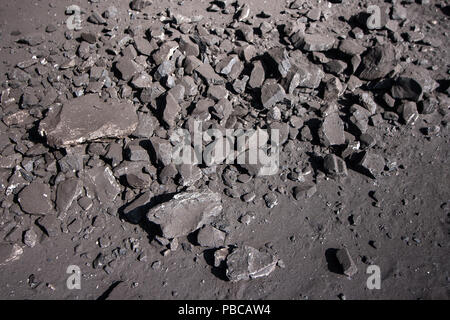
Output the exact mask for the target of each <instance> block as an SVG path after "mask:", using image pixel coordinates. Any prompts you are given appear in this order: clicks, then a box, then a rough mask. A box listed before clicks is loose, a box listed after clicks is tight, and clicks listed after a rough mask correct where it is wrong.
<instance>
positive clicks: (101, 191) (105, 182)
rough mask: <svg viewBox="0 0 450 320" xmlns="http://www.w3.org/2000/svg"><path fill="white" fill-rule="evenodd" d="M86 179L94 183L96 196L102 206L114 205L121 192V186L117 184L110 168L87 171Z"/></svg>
mask: <svg viewBox="0 0 450 320" xmlns="http://www.w3.org/2000/svg"><path fill="white" fill-rule="evenodd" d="M86 179H87V180H88V181H89V182H90V183H92V185H93V186H94V190H95V195H96V197H97V199H98V201H100V203H101V204H103V205H106V206H109V205H112V203H113V202H114V200H115V199H116V197H117V195H118V194H119V192H120V185H119V184H118V183H117V181H116V179H115V178H114V175H113V173H112V171H111V169H110V168H109V167H96V168H92V169H89V170H86Z"/></svg>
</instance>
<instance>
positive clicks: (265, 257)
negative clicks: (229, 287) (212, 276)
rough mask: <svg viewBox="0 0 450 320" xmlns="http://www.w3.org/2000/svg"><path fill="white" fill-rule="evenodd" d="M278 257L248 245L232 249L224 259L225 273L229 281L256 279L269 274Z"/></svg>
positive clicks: (274, 266)
mask: <svg viewBox="0 0 450 320" xmlns="http://www.w3.org/2000/svg"><path fill="white" fill-rule="evenodd" d="M277 262H278V258H277V257H276V256H274V255H272V254H270V253H268V252H261V251H259V250H257V249H255V248H252V247H250V246H243V247H239V248H235V249H233V251H232V252H231V253H230V254H229V255H228V256H227V259H226V265H227V269H226V275H227V277H228V279H229V280H230V281H233V282H236V281H240V280H249V279H256V278H261V277H266V276H268V275H269V274H271V273H272V272H273V271H274V270H275V268H276V265H277Z"/></svg>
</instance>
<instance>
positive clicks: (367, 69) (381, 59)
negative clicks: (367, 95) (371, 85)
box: [359, 44, 395, 80]
mask: <svg viewBox="0 0 450 320" xmlns="http://www.w3.org/2000/svg"><path fill="white" fill-rule="evenodd" d="M394 63H395V50H394V47H393V46H392V45H391V44H384V45H377V46H376V47H372V48H369V49H368V50H367V51H366V54H365V55H364V56H363V57H362V62H361V66H360V69H361V71H360V73H359V77H360V78H361V79H363V80H376V79H381V78H384V77H385V76H387V75H388V74H389V73H390V72H391V71H392V70H393V69H394Z"/></svg>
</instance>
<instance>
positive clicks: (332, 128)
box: [319, 112, 345, 147]
mask: <svg viewBox="0 0 450 320" xmlns="http://www.w3.org/2000/svg"><path fill="white" fill-rule="evenodd" d="M319 138H320V141H321V143H322V144H323V145H325V146H327V147H328V146H333V145H341V144H344V143H345V135H344V123H343V122H342V120H341V118H340V117H339V114H338V113H337V112H333V113H331V114H330V115H328V116H327V117H325V119H324V120H323V122H322V125H321V127H320V129H319Z"/></svg>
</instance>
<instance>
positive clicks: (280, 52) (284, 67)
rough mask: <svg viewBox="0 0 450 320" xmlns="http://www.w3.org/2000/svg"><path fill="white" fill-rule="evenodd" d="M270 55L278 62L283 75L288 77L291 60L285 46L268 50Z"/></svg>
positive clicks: (277, 64) (277, 65)
mask: <svg viewBox="0 0 450 320" xmlns="http://www.w3.org/2000/svg"><path fill="white" fill-rule="evenodd" d="M268 55H269V57H270V58H271V59H272V60H273V62H274V63H275V64H276V68H277V70H278V72H279V73H280V74H281V77H283V78H284V77H286V76H287V74H288V72H289V70H290V69H291V62H290V61H289V57H288V54H287V51H286V49H285V48H283V47H275V48H272V49H270V50H269V51H268Z"/></svg>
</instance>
